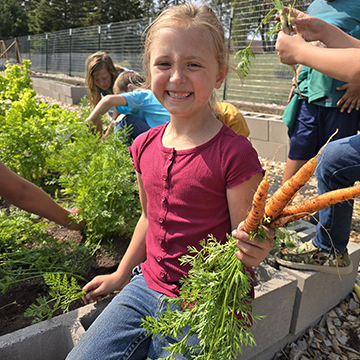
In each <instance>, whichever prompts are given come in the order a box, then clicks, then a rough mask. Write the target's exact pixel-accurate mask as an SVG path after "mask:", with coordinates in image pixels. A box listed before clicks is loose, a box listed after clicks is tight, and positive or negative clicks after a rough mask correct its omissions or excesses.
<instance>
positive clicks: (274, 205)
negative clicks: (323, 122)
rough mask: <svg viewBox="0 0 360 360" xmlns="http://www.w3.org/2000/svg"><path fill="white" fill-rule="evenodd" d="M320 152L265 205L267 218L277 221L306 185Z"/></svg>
mask: <svg viewBox="0 0 360 360" xmlns="http://www.w3.org/2000/svg"><path fill="white" fill-rule="evenodd" d="M319 155H320V152H319V153H318V154H317V155H315V156H314V157H313V158H311V159H310V160H309V161H307V162H306V163H305V164H304V165H303V166H302V167H301V168H300V169H299V170H298V172H296V173H295V174H294V175H293V176H292V177H291V178H290V179H288V180H287V181H285V183H284V184H283V185H282V186H280V187H279V189H277V190H276V191H275V192H274V194H273V195H272V196H271V198H270V199H269V200H268V202H267V203H266V205H265V216H266V217H269V218H270V221H273V220H275V219H276V218H277V217H278V216H279V214H280V213H281V211H282V209H283V208H284V207H285V206H286V205H288V203H289V202H290V201H291V200H292V199H293V197H294V195H295V194H296V193H297V192H298V191H299V190H300V189H301V188H302V187H303V186H304V185H305V184H306V182H307V181H308V180H309V179H310V177H311V176H312V175H313V174H314V172H315V169H316V163H317V158H318V156H319Z"/></svg>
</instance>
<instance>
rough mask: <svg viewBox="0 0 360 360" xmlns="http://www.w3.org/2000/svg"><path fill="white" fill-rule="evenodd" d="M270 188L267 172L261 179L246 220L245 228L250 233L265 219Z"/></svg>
mask: <svg viewBox="0 0 360 360" xmlns="http://www.w3.org/2000/svg"><path fill="white" fill-rule="evenodd" d="M268 189H269V181H268V179H267V172H265V175H264V178H263V179H262V180H261V182H260V184H259V186H258V188H257V190H256V192H255V194H254V197H253V201H252V207H251V210H250V213H249V215H248V216H247V217H246V219H245V221H244V230H245V231H246V232H247V233H248V234H249V233H250V232H251V231H255V230H256V229H257V227H258V226H259V224H260V222H261V221H262V220H263V217H264V213H265V202H266V198H267V193H268Z"/></svg>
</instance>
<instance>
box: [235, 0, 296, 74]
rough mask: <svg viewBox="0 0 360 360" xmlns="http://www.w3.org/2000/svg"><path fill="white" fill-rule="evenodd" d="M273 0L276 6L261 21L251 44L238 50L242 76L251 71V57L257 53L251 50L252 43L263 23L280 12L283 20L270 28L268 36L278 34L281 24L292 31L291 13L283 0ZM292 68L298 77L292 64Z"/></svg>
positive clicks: (239, 67)
mask: <svg viewBox="0 0 360 360" xmlns="http://www.w3.org/2000/svg"><path fill="white" fill-rule="evenodd" d="M271 1H272V3H273V5H274V8H273V9H271V10H270V11H269V12H268V13H267V14H266V15H265V17H264V19H263V20H262V21H261V23H260V24H259V26H258V27H257V29H256V30H255V32H254V35H253V37H252V39H251V40H250V43H249V45H248V46H247V47H246V48H245V49H242V50H240V51H238V52H237V53H236V55H235V57H236V59H237V61H238V64H237V70H238V71H239V73H240V75H241V76H242V77H246V76H247V75H248V73H249V71H250V65H251V61H250V59H251V57H254V56H255V54H254V53H253V52H252V50H251V45H252V43H253V41H254V40H255V38H256V35H257V33H258V32H259V30H260V28H261V26H262V25H263V24H266V23H268V22H269V21H270V19H271V17H272V16H273V15H274V13H275V12H278V13H279V15H280V20H281V22H280V23H276V24H275V26H274V27H273V28H272V29H271V30H270V32H269V34H268V37H273V36H274V35H275V34H276V30H277V29H279V28H280V26H282V28H283V29H284V31H286V33H287V34H289V33H290V31H289V25H290V15H287V14H286V13H285V11H284V4H283V2H282V1H281V0H271ZM295 2H296V0H294V1H293V3H292V5H291V6H290V9H291V8H293V7H294V5H295ZM290 13H291V11H290ZM285 29H286V30H285ZM292 68H293V71H294V72H295V77H296V70H295V68H294V67H293V66H292Z"/></svg>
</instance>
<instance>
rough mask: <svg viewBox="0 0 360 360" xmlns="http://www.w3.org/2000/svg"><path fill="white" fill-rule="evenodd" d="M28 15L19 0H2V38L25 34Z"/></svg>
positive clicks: (0, 8) (0, 4) (0, 22)
mask: <svg viewBox="0 0 360 360" xmlns="http://www.w3.org/2000/svg"><path fill="white" fill-rule="evenodd" d="M28 32H29V26H28V16H27V14H26V11H25V9H24V8H23V7H22V6H21V3H20V1H18V0H0V39H4V40H5V39H9V38H12V37H18V36H25V35H27V34H28Z"/></svg>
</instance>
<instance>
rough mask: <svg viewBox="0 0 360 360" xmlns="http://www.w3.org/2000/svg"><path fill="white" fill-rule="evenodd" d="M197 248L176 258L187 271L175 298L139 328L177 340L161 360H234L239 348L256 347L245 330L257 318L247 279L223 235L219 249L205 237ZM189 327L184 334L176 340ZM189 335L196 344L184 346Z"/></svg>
mask: <svg viewBox="0 0 360 360" xmlns="http://www.w3.org/2000/svg"><path fill="white" fill-rule="evenodd" d="M200 245H201V249H200V250H198V249H196V248H194V247H189V254H188V255H185V256H183V257H182V258H181V259H180V262H181V264H190V265H191V266H192V268H191V270H190V271H189V274H188V277H186V278H184V279H183V280H182V281H181V283H182V287H181V291H180V296H179V297H178V298H167V300H168V302H169V304H168V307H167V310H166V312H165V313H164V314H163V315H160V318H158V319H155V318H152V317H147V318H146V319H145V320H144V321H143V326H144V328H145V329H147V331H148V333H151V334H152V335H153V336H155V335H157V334H158V335H159V336H161V337H163V336H168V335H170V336H173V337H174V338H178V337H179V338H178V340H179V342H177V343H173V344H171V345H170V346H169V347H168V350H170V352H171V355H169V356H168V357H167V358H166V359H172V358H173V355H174V354H176V353H181V354H189V355H190V357H191V359H196V360H200V359H212V360H225V359H229V360H230V359H235V358H236V356H237V355H238V353H242V349H243V346H247V345H256V344H255V340H254V338H253V336H252V334H251V331H250V326H251V325H252V322H253V321H256V320H258V319H260V318H261V317H259V316H254V315H253V314H252V309H251V298H250V296H249V292H250V290H251V287H252V277H251V274H250V273H249V272H248V271H247V269H246V268H245V266H244V265H243V264H242V263H241V261H239V259H238V258H237V257H236V256H235V254H234V252H235V251H237V250H238V247H237V246H236V239H235V238H233V237H231V236H228V241H227V242H225V243H224V244H220V243H219V242H218V241H217V240H216V239H215V238H214V237H213V236H209V238H208V239H207V241H205V240H203V241H201V243H200ZM171 305H177V306H178V307H181V308H183V311H180V310H179V308H178V307H177V308H175V307H173V306H171ZM189 325H190V330H189V332H188V333H187V335H185V337H181V336H180V335H179V334H182V333H183V330H184V328H185V326H189ZM192 335H197V336H198V338H199V340H200V341H199V345H197V346H191V345H189V343H188V339H189V338H190V337H191V336H192Z"/></svg>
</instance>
